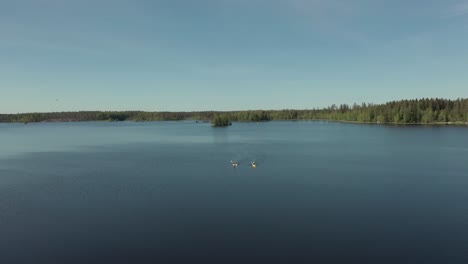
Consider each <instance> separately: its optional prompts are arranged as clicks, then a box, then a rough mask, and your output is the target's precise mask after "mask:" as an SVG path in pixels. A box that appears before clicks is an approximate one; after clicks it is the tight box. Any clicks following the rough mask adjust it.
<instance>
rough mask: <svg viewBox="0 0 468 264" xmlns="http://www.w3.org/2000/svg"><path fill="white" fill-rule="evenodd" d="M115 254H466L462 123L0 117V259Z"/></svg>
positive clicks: (329, 259) (65, 259)
mask: <svg viewBox="0 0 468 264" xmlns="http://www.w3.org/2000/svg"><path fill="white" fill-rule="evenodd" d="M231 160H234V161H238V162H239V163H240V165H239V167H238V168H233V167H232V166H231V164H230V161H231ZM251 161H255V162H256V163H257V168H255V169H254V168H252V167H250V166H249V162H251ZM116 262H126V263H412V264H414V263H438V264H439V263H451V264H454V263H468V127H462V126H460V127H455V126H453V127H450V126H383V125H358V124H342V123H334V122H312V121H311V122H267V123H234V124H233V126H231V127H228V128H212V127H210V125H209V124H207V123H195V122H191V121H184V122H148V123H134V122H115V123H114V122H84V123H31V124H28V125H24V124H0V263H116Z"/></svg>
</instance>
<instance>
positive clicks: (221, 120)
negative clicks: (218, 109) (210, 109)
mask: <svg viewBox="0 0 468 264" xmlns="http://www.w3.org/2000/svg"><path fill="white" fill-rule="evenodd" d="M230 125H232V123H231V121H230V120H229V116H228V115H227V114H221V115H218V114H215V115H214V116H213V119H212V120H211V126H213V127H227V126H230Z"/></svg>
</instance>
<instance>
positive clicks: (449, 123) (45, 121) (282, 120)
mask: <svg viewBox="0 0 468 264" xmlns="http://www.w3.org/2000/svg"><path fill="white" fill-rule="evenodd" d="M187 121H192V122H194V123H196V124H206V123H210V120H202V119H199V120H195V119H182V120H147V121H146V120H122V121H108V120H57V119H55V120H44V121H38V122H0V124H25V125H26V124H53V123H82V122H99V123H120V122H134V123H147V122H187ZM275 121H278V122H288V121H290V122H300V121H305V122H311V121H312V122H335V123H345V124H357V125H388V126H468V122H461V121H460V122H432V123H393V122H392V123H379V122H360V121H348V120H333V119H275V120H260V121H232V122H233V123H266V122H275Z"/></svg>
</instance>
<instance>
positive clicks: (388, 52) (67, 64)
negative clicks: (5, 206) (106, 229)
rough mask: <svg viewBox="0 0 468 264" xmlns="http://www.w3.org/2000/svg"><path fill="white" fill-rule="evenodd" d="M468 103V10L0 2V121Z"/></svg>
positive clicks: (409, 5) (359, 4)
mask: <svg viewBox="0 0 468 264" xmlns="http://www.w3.org/2000/svg"><path fill="white" fill-rule="evenodd" d="M421 97H444V98H458V97H465V98H466V97H468V0H417V1H415V0H152V1H150V0H148V1H143V0H128V1H127V0H104V1H99V0H74V1H71V0H0V113H16V112H36V111H37V112H47V111H76V110H147V111H161V110H168V111H177V110H183V111H190V110H194V111H198V110H243V109H283V108H314V107H324V106H327V105H330V104H333V103H336V104H340V103H353V102H358V103H360V102H363V101H364V102H375V103H381V102H385V101H389V100H396V99H410V98H421Z"/></svg>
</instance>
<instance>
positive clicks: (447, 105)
mask: <svg viewBox="0 0 468 264" xmlns="http://www.w3.org/2000/svg"><path fill="white" fill-rule="evenodd" d="M178 120H212V122H213V125H215V126H218V125H224V124H226V123H230V122H231V121H236V122H261V121H269V120H336V121H349V122H367V123H381V124H386V123H387V124H388V123H393V124H431V123H465V122H468V99H457V100H447V99H438V98H435V99H416V100H401V101H393V102H388V103H386V104H365V103H363V104H360V105H359V104H356V103H355V104H353V105H352V106H349V105H346V104H342V105H339V106H337V105H332V106H330V107H327V108H323V109H311V110H293V109H285V110H270V111H265V110H256V111H252V110H249V111H231V112H213V111H204V112H141V111H123V112H97V111H84V112H61V113H58V112H57V113H25V114H0V122H21V123H27V122H53V121H62V122H63V121H178Z"/></svg>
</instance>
